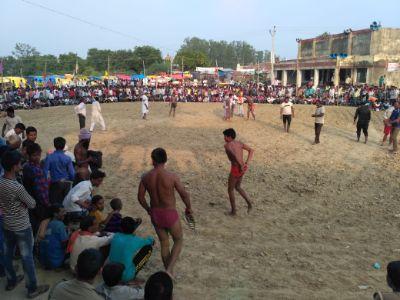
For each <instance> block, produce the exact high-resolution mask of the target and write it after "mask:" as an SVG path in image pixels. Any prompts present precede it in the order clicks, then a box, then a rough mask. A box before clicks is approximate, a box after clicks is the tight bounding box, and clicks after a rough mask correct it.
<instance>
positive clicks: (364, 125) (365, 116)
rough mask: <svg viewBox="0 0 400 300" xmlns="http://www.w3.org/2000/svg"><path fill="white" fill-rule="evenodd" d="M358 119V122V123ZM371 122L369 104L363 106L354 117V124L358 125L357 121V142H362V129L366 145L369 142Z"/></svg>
mask: <svg viewBox="0 0 400 300" xmlns="http://www.w3.org/2000/svg"><path fill="white" fill-rule="evenodd" d="M357 119H358V121H357ZM370 120H371V111H370V110H369V107H368V103H367V104H361V105H360V106H359V107H358V108H357V110H356V113H355V115H354V124H356V121H357V142H359V141H360V136H361V129H362V131H363V133H364V138H365V141H364V143H365V144H366V143H367V141H368V126H369V121H370Z"/></svg>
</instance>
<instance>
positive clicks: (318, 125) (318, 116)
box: [311, 100, 325, 145]
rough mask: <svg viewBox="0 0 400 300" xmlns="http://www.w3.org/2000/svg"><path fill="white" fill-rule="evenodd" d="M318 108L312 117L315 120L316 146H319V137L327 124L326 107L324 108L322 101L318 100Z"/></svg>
mask: <svg viewBox="0 0 400 300" xmlns="http://www.w3.org/2000/svg"><path fill="white" fill-rule="evenodd" d="M316 105H317V108H316V110H315V113H314V114H313V115H311V117H313V118H314V119H315V121H314V129H315V141H314V145H316V144H319V142H320V141H319V136H320V134H321V130H322V126H324V122H325V107H324V106H322V103H321V101H320V100H317V102H316Z"/></svg>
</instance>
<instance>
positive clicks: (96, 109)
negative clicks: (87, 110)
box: [89, 98, 106, 132]
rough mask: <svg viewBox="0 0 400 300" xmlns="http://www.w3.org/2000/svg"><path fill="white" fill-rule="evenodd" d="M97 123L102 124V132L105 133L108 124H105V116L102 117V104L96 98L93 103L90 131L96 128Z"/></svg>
mask: <svg viewBox="0 0 400 300" xmlns="http://www.w3.org/2000/svg"><path fill="white" fill-rule="evenodd" d="M96 123H98V124H100V126H101V130H103V131H105V130H106V124H105V123H104V119H103V116H102V115H101V106H100V103H99V101H97V100H96V98H94V99H93V102H92V121H91V124H90V129H89V131H90V132H92V131H93V129H94V127H95V126H96Z"/></svg>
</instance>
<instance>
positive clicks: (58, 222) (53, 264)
mask: <svg viewBox="0 0 400 300" xmlns="http://www.w3.org/2000/svg"><path fill="white" fill-rule="evenodd" d="M51 212H52V218H51V221H50V222H49V223H48V225H47V227H46V231H45V233H44V237H43V239H42V240H41V241H40V242H39V261H40V263H41V264H42V265H43V266H44V267H45V268H46V269H56V268H60V267H61V266H62V265H63V263H64V259H65V249H66V247H67V243H68V234H67V229H66V227H65V225H64V223H63V220H64V216H65V209H64V208H63V207H62V206H60V205H56V206H52V207H51ZM38 235H39V234H38Z"/></svg>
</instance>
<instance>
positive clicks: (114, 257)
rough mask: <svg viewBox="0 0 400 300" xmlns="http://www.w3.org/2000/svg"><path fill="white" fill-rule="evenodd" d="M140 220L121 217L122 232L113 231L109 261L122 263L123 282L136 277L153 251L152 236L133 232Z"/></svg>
mask: <svg viewBox="0 0 400 300" xmlns="http://www.w3.org/2000/svg"><path fill="white" fill-rule="evenodd" d="M141 222H142V220H141V219H133V218H131V217H125V218H123V219H122V222H121V229H122V232H121V233H119V232H117V233H115V235H114V238H113V239H112V241H111V249H110V257H109V261H110V262H116V263H122V264H123V265H124V266H125V270H124V273H123V275H122V281H123V282H129V281H132V280H134V279H135V278H136V275H137V274H138V273H139V271H140V270H141V269H142V268H143V267H144V265H145V264H146V263H147V262H148V260H149V259H150V256H151V253H152V251H153V247H152V245H153V244H154V238H152V237H151V236H149V237H147V238H142V237H139V236H137V235H135V234H134V232H135V230H136V229H137V228H138V226H139V225H140V224H141Z"/></svg>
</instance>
